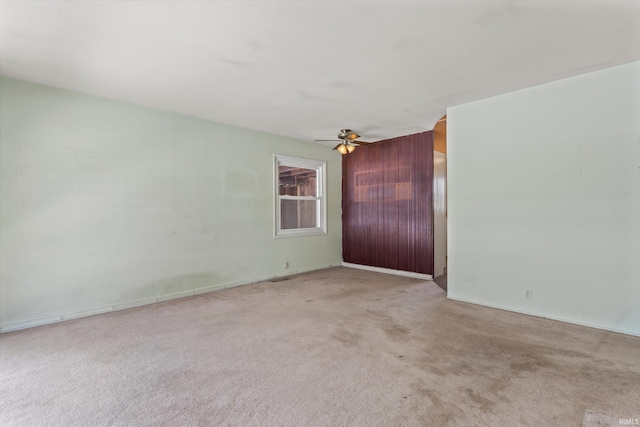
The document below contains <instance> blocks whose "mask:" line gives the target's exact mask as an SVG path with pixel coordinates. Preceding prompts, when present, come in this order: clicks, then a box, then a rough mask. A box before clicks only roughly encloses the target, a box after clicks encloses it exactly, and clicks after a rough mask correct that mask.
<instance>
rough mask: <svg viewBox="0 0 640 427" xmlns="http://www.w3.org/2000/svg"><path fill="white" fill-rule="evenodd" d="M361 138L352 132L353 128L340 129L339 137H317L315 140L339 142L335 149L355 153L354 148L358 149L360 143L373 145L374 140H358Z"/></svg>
mask: <svg viewBox="0 0 640 427" xmlns="http://www.w3.org/2000/svg"><path fill="white" fill-rule="evenodd" d="M358 138H360V135H358V134H357V133H355V132H352V131H351V129H340V133H339V134H338V139H316V140H315V141H314V142H335V141H337V142H339V144H338V145H336V146H335V147H333V149H334V150H338V152H339V153H340V154H349V153H353V150H355V149H356V147H357V146H359V145H373V143H372V142H364V141H356V139H358Z"/></svg>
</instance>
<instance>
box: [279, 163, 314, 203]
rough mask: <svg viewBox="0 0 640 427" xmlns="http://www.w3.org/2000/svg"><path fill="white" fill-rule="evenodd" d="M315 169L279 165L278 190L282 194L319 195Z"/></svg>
mask: <svg viewBox="0 0 640 427" xmlns="http://www.w3.org/2000/svg"><path fill="white" fill-rule="evenodd" d="M317 175H318V173H317V171H316V170H315V169H305V168H296V167H293V166H282V165H280V166H278V190H279V194H280V195H281V196H312V197H316V196H317Z"/></svg>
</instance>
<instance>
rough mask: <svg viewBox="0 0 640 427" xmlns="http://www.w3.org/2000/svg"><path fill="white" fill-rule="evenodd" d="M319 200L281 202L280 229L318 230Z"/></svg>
mask: <svg viewBox="0 0 640 427" xmlns="http://www.w3.org/2000/svg"><path fill="white" fill-rule="evenodd" d="M318 203H319V201H318V200H281V201H280V228H281V229H282V230H289V229H292V228H316V227H318V222H317V220H316V212H317V206H318Z"/></svg>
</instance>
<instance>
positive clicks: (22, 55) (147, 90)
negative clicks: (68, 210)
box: [0, 0, 640, 141]
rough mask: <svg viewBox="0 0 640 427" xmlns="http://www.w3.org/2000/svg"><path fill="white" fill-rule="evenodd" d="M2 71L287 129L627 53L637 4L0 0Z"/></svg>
mask: <svg viewBox="0 0 640 427" xmlns="http://www.w3.org/2000/svg"><path fill="white" fill-rule="evenodd" d="M0 6H1V18H0V19H1V20H0V74H2V75H4V76H8V77H14V78H18V79H23V80H27V81H32V82H37V83H43V84H47V85H52V86H57V87H61V88H66V89H71V90H76V91H79V92H84V93H88V94H94V95H99V96H104V97H107V98H112V99H117V100H122V101H127V102H131V103H135V104H139V105H144V106H148V107H152V108H159V109H162V110H167V111H172V112H176V113H181V114H185V115H189V116H195V117H200V118H204V119H209V120H213V121H217V122H223V123H228V124H232V125H237V126H242V127H245V128H250V129H256V130H261V131H265V132H270V133H274V134H279V135H287V136H291V137H294V138H297V139H302V140H306V141H312V140H314V139H330V138H334V137H335V136H336V134H337V133H338V131H339V129H340V128H351V129H353V130H355V131H357V132H358V133H360V134H361V135H362V136H363V138H362V139H363V140H369V141H376V140H380V139H385V138H390V137H395V136H400V135H407V134H411V133H416V132H422V131H425V130H430V129H432V128H433V126H434V124H435V122H436V121H437V120H438V119H439V118H440V117H441V116H442V115H443V114H445V109H446V108H447V107H450V106H454V105H459V104H462V103H466V102H470V101H474V100H477V99H482V98H486V97H490V96H493V95H498V94H501V93H505V92H509V91H512V90H516V89H521V88H525V87H530V86H533V85H536V84H540V83H545V82H549V81H553V80H558V79H561V78H565V77H569V76H574V75H577V74H582V73H586V72H589V71H593V70H598V69H603V68H608V67H612V66H616V65H620V64H624V63H628V62H632V61H636V60H638V59H640V2H639V1H620V2H616V1H602V2H600V1H558V2H551V1H545V2H534V1H528V2H522V1H519V2H515V1H410V2H409V1H407V2H401V1H298V2H294V1H193V2H191V1H157V2H152V1H139V2H134V1H106V0H103V1H92V2H86V1H85V2H83V1H2V2H0Z"/></svg>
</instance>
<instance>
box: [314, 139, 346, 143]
mask: <svg viewBox="0 0 640 427" xmlns="http://www.w3.org/2000/svg"><path fill="white" fill-rule="evenodd" d="M336 141H340V140H339V139H314V140H313V142H336Z"/></svg>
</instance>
